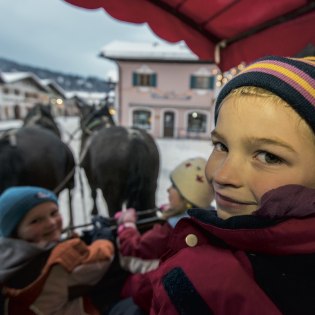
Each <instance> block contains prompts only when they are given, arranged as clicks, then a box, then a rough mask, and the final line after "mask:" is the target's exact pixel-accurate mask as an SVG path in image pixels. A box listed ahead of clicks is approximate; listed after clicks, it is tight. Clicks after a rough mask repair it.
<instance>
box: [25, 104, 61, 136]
mask: <svg viewBox="0 0 315 315" xmlns="http://www.w3.org/2000/svg"><path fill="white" fill-rule="evenodd" d="M23 126H40V127H43V128H46V129H48V130H50V131H52V132H53V133H54V134H56V136H57V137H58V138H60V139H61V133H60V130H59V127H58V125H57V123H56V122H55V119H54V117H53V115H52V113H51V106H50V105H45V104H41V103H37V104H35V105H34V106H33V107H32V108H31V109H30V110H29V111H28V113H27V114H26V116H25V118H24V121H23Z"/></svg>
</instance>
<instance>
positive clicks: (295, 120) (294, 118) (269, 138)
mask: <svg viewBox="0 0 315 315" xmlns="http://www.w3.org/2000/svg"><path fill="white" fill-rule="evenodd" d="M211 137H212V141H213V144H214V149H213V152H212V154H211V155H210V157H209V160H208V163H207V167H206V176H207V178H208V180H209V181H210V182H212V184H213V187H214V191H215V200H216V204H217V209H218V215H219V217H221V218H223V219H226V218H229V217H231V216H235V215H242V214H251V213H252V212H253V211H255V210H257V208H258V207H259V204H260V200H261V197H262V195H263V194H264V193H265V192H267V191H269V190H271V189H273V188H277V187H280V186H283V185H286V184H299V185H303V186H306V187H311V188H315V139H314V134H313V132H312V131H311V129H310V128H309V126H308V125H307V124H306V122H305V121H304V120H302V119H301V118H300V116H299V115H298V114H297V113H295V112H294V111H293V109H292V108H290V107H287V106H285V105H284V104H276V105H275V104H272V103H271V101H270V100H267V99H265V98H261V97H253V96H242V97H236V96H233V97H231V98H228V99H227V100H226V101H225V102H224V104H223V105H222V108H221V110H220V113H219V116H218V120H217V125H216V128H215V130H214V131H213V132H212V136H211Z"/></svg>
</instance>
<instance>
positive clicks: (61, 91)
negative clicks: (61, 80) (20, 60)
mask: <svg viewBox="0 0 315 315" xmlns="http://www.w3.org/2000/svg"><path fill="white" fill-rule="evenodd" d="M40 81H41V82H42V84H43V85H45V86H48V87H53V88H54V89H55V90H56V91H57V92H58V93H59V94H61V95H63V96H65V90H64V89H63V88H62V87H61V86H60V85H59V84H58V83H56V81H54V80H50V79H41V80H40Z"/></svg>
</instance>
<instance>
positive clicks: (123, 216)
mask: <svg viewBox="0 0 315 315" xmlns="http://www.w3.org/2000/svg"><path fill="white" fill-rule="evenodd" d="M115 219H116V220H117V223H118V225H120V224H125V223H127V222H128V223H133V224H135V223H136V221H137V214H136V210H135V209H134V208H128V209H126V210H123V211H119V212H117V213H116V214H115Z"/></svg>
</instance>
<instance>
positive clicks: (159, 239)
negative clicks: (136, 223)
mask: <svg viewBox="0 0 315 315" xmlns="http://www.w3.org/2000/svg"><path fill="white" fill-rule="evenodd" d="M172 229H173V228H172V227H171V226H170V225H169V224H168V223H164V224H155V225H154V226H153V228H152V229H151V230H149V231H147V232H146V233H144V234H142V235H141V234H140V233H139V231H138V230H136V229H134V228H131V227H129V228H125V229H124V230H123V231H121V233H120V234H119V236H118V241H119V250H120V253H121V254H122V256H131V257H138V258H142V259H159V258H160V257H161V256H162V255H163V253H164V252H165V251H166V249H167V243H168V242H167V240H168V238H169V235H170V233H171V231H172Z"/></svg>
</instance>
